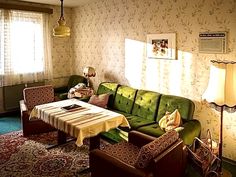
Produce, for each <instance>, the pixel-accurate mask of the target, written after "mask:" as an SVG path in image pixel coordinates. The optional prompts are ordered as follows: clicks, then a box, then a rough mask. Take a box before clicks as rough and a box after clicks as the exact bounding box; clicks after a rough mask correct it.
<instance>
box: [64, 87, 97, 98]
mask: <svg viewBox="0 0 236 177" xmlns="http://www.w3.org/2000/svg"><path fill="white" fill-rule="evenodd" d="M93 94H94V90H93V89H92V88H90V87H86V88H82V89H74V88H71V89H70V90H69V92H68V98H78V99H81V100H83V99H86V98H89V97H91V96H92V95H93Z"/></svg>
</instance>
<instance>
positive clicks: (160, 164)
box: [151, 139, 186, 177]
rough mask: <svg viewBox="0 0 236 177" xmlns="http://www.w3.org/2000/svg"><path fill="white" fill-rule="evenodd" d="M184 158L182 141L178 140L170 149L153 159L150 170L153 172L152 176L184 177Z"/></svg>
mask: <svg viewBox="0 0 236 177" xmlns="http://www.w3.org/2000/svg"><path fill="white" fill-rule="evenodd" d="M185 158H186V156H185V154H184V150H183V141H182V140H181V139H179V140H178V141H177V142H175V143H174V144H173V145H172V146H171V147H169V148H167V149H166V150H165V151H164V152H162V153H161V154H160V155H159V156H157V157H155V158H154V159H153V161H152V163H151V168H152V169H153V171H154V176H168V177H172V176H175V177H182V176H184V171H185V164H184V163H185V161H186V159H185ZM170 167H171V170H170Z"/></svg>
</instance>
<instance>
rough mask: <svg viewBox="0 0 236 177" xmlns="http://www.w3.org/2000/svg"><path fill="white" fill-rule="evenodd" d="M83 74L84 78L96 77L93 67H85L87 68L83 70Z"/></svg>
mask: <svg viewBox="0 0 236 177" xmlns="http://www.w3.org/2000/svg"><path fill="white" fill-rule="evenodd" d="M83 74H84V76H85V77H95V76H96V72H95V69H94V68H93V67H90V66H87V67H85V68H84V70H83Z"/></svg>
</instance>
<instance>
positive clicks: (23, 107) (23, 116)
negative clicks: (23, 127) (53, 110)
mask: <svg viewBox="0 0 236 177" xmlns="http://www.w3.org/2000/svg"><path fill="white" fill-rule="evenodd" d="M20 113H21V120H22V123H23V122H28V121H29V114H28V108H27V106H26V104H25V102H24V100H20Z"/></svg>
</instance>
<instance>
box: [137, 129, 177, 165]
mask: <svg viewBox="0 0 236 177" xmlns="http://www.w3.org/2000/svg"><path fill="white" fill-rule="evenodd" d="M178 139H179V134H178V132H176V131H175V130H171V131H168V132H166V133H165V134H163V135H162V136H160V137H158V138H157V139H155V140H154V141H152V142H150V143H148V144H146V145H144V146H142V147H141V149H140V151H139V154H138V158H137V161H136V162H135V165H134V166H135V167H136V168H146V167H147V166H148V165H149V163H150V162H151V160H152V159H154V158H155V157H157V156H158V155H159V154H161V153H162V152H163V151H164V150H166V149H167V148H168V147H170V146H171V145H172V144H173V143H174V142H176V141H177V140H178Z"/></svg>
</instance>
